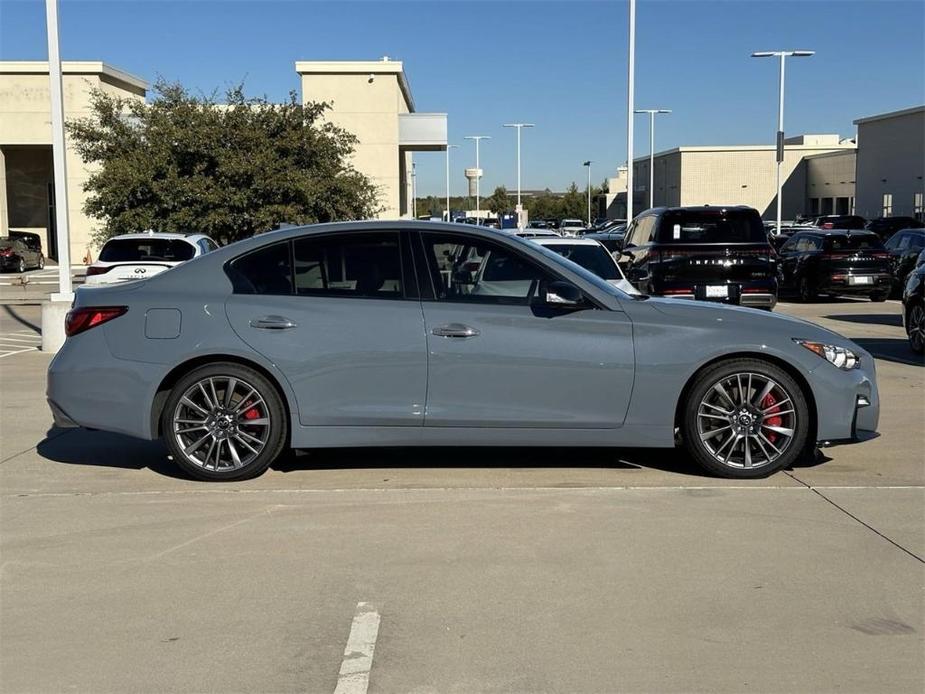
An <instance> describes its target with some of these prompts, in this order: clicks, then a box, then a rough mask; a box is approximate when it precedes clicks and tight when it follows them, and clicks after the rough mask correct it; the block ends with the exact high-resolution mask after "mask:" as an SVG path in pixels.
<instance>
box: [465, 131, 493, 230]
mask: <svg viewBox="0 0 925 694" xmlns="http://www.w3.org/2000/svg"><path fill="white" fill-rule="evenodd" d="M463 139H464V140H475V169H476V172H477V173H476V175H475V218H476V219H478V218H479V209H480V208H479V202H480V189H479V182H480V181H481V179H482V172H481V170H480V169H479V142H481V141H482V140H490V139H491V135H466V136H465V137H464V138H463Z"/></svg>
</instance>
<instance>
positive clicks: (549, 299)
mask: <svg viewBox="0 0 925 694" xmlns="http://www.w3.org/2000/svg"><path fill="white" fill-rule="evenodd" d="M541 299H542V302H543V303H544V304H545V305H546V306H550V307H554V308H578V307H580V306H583V305H584V302H585V297H584V294H582V292H581V290H580V289H579V288H578V287H576V286H575V285H574V284H572V283H571V282H562V281H556V282H550V283H549V284H547V285H546V287H545V289H544V291H543V293H542V296H541Z"/></svg>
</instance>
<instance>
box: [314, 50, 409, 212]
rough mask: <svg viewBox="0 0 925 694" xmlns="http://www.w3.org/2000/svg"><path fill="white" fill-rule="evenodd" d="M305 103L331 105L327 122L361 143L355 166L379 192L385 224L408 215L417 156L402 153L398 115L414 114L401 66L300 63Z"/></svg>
mask: <svg viewBox="0 0 925 694" xmlns="http://www.w3.org/2000/svg"><path fill="white" fill-rule="evenodd" d="M296 72H297V73H299V75H300V77H301V83H302V84H301V86H302V101H303V103H306V102H309V101H326V102H328V103H330V104H331V109H330V110H328V111H327V114H326V117H327V119H328V120H329V121H330V122H331V123H333V124H335V125H337V126H339V127H342V128H344V129H345V130H348V131H350V132H351V133H353V134H354V135H356V137H357V138H358V140H359V143H358V144H357V145H356V151H355V152H354V155H353V159H352V163H353V165H354V167H355V168H356V169H357V170H358V171H360V172H361V173H363V174H365V175H366V176H369V178H370V179H371V180H372V181H373V183H374V184H375V185H376V186H377V187H378V189H379V200H380V205H381V207H382V210H381V212H380V214H379V217H380V218H381V219H397V218H399V217H403V216H407V215H408V213H409V210H408V206H409V201H410V172H411V152H407V151H400V149H399V130H398V116H399V114H403V113H410V112H413V111H414V102H413V101H412V99H411V95H410V91H409V89H408V84H407V81H406V80H405V76H404V72H403V69H402V64H401V62H399V61H390V60H385V59H383V60H380V61H368V62H357V61H350V62H305V61H299V62H297V63H296Z"/></svg>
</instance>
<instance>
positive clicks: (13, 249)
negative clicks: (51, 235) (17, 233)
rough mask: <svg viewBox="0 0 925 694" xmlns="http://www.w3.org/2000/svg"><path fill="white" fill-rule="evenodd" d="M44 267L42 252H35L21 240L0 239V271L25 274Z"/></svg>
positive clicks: (6, 237) (39, 250)
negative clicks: (27, 271)
mask: <svg viewBox="0 0 925 694" xmlns="http://www.w3.org/2000/svg"><path fill="white" fill-rule="evenodd" d="M43 267H45V256H44V255H42V250H41V248H39V249H38V250H36V249H35V248H33V247H32V246H31V245H30V244H28V243H26V241H25V240H23V239H21V238H10V237H8V236H5V237H2V238H0V270H3V271H7V270H12V271H13V272H25V271H26V270H32V269H41V268H43Z"/></svg>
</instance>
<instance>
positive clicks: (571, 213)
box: [562, 181, 588, 219]
mask: <svg viewBox="0 0 925 694" xmlns="http://www.w3.org/2000/svg"><path fill="white" fill-rule="evenodd" d="M587 216H588V198H587V192H585V193H582V192H581V191H580V190H578V186H577V185H575V182H574V181H572V183H571V185H569V187H568V190H566V191H565V195H563V196H562V217H563V218H568V219H584V218H585V217H587Z"/></svg>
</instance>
